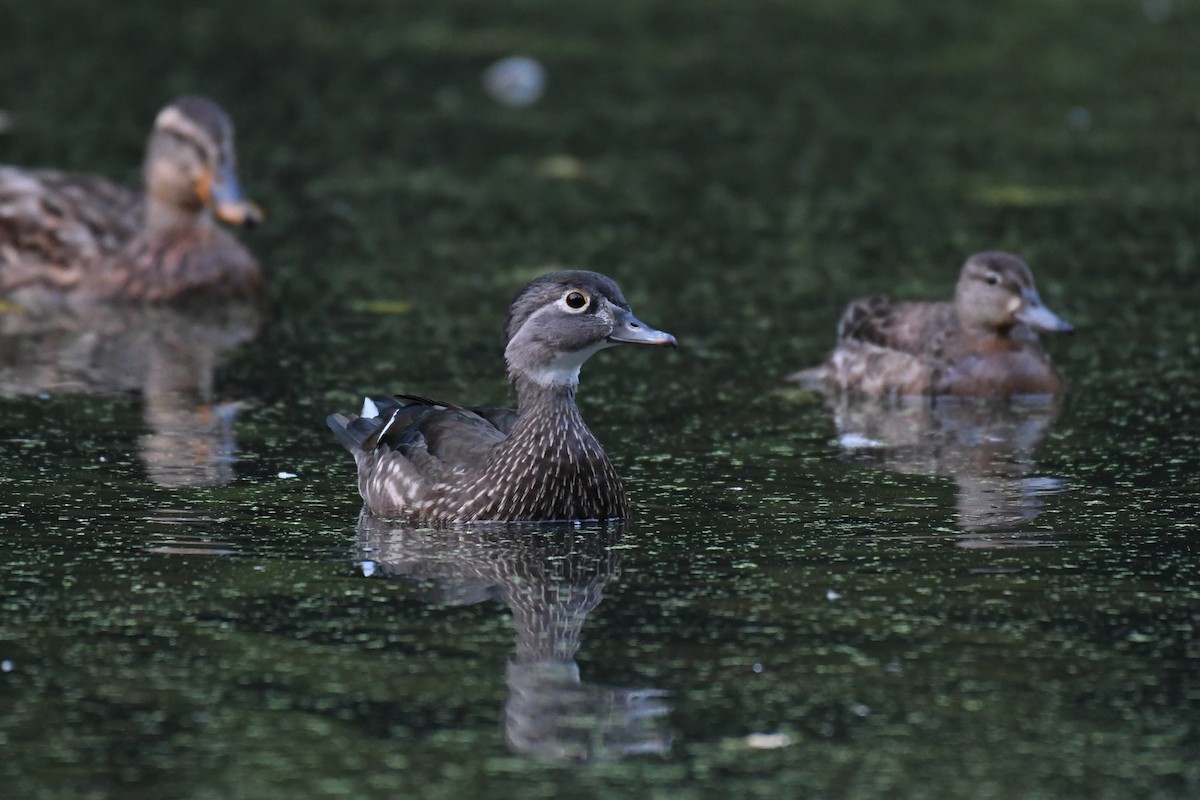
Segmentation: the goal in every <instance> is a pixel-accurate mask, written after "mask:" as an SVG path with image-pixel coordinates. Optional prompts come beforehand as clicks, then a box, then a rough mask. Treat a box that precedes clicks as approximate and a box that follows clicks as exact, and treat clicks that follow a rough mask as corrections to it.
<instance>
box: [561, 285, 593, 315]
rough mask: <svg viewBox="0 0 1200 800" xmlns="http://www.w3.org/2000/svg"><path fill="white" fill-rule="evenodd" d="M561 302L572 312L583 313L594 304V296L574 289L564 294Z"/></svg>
mask: <svg viewBox="0 0 1200 800" xmlns="http://www.w3.org/2000/svg"><path fill="white" fill-rule="evenodd" d="M559 303H560V305H562V307H563V308H565V309H566V310H567V311H568V312H569V313H571V314H582V313H583V312H584V311H587V309H588V306H590V305H591V304H592V298H590V297H588V296H587V293H586V292H581V291H579V290H578V289H572V290H571V291H569V292H567V293H566V294H564V295H563V296H562V300H560V301H559Z"/></svg>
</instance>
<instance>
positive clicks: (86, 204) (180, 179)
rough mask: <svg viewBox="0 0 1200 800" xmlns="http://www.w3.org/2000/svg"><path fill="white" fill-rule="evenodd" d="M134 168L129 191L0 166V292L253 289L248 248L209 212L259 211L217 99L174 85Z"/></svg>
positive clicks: (160, 293)
mask: <svg viewBox="0 0 1200 800" xmlns="http://www.w3.org/2000/svg"><path fill="white" fill-rule="evenodd" d="M142 177H143V181H144V185H145V187H144V188H145V193H144V195H139V194H138V193H137V192H135V191H133V190H131V189H128V188H126V187H124V186H119V185H117V184H114V183H111V182H109V181H107V180H105V179H103V178H99V177H95V176H92V175H77V174H70V173H64V172H56V171H52V170H24V169H17V168H15V167H0V293H3V294H8V295H11V296H13V297H14V298H15V299H17V300H18V301H20V300H21V299H22V298H40V297H43V296H47V295H48V296H52V297H58V296H86V297H99V298H106V297H108V298H122V299H126V300H135V301H149V302H157V301H172V300H177V299H182V298H184V297H190V296H194V295H197V294H201V295H203V294H215V295H220V296H225V297H230V296H236V297H252V296H254V295H257V294H258V293H259V292H260V291H261V288H262V276H261V274H260V273H259V269H258V263H257V262H256V261H255V259H254V257H253V256H251V255H250V253H249V252H248V251H247V250H246V249H245V248H244V247H243V246H242V245H241V244H240V243H239V242H238V241H237V240H236V239H234V238H233V237H232V236H230V235H229V234H228V233H226V232H225V231H223V230H221V229H220V228H218V227H217V226H216V225H214V224H213V221H212V217H214V216H215V217H216V218H217V219H219V220H221V221H223V222H226V223H229V224H232V225H243V226H249V225H253V224H255V223H257V222H260V221H261V220H262V212H261V211H260V210H259V209H258V207H257V206H256V205H254V204H253V203H251V202H249V201H248V200H247V199H246V198H245V197H244V196H243V195H242V192H241V189H240V188H239V187H238V181H237V171H236V159H235V156H234V149H233V123H232V122H231V121H230V120H229V116H228V115H227V114H226V113H225V112H224V111H223V110H222V109H221V107H220V106H218V105H217V104H216V103H214V102H213V101H212V100H208V99H206V98H203V97H196V96H184V97H180V98H178V99H177V100H175V101H174V102H172V103H171V104H170V105H168V106H167V107H166V108H164V109H162V111H160V112H159V113H158V116H157V117H156V118H155V120H154V128H153V131H152V132H151V134H150V139H149V142H148V143H147V146H146V157H145V160H144V162H143V164H142Z"/></svg>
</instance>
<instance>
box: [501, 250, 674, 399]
mask: <svg viewBox="0 0 1200 800" xmlns="http://www.w3.org/2000/svg"><path fill="white" fill-rule="evenodd" d="M504 338H505V349H504V358H505V361H507V362H508V372H509V377H510V378H512V379H514V380H515V379H516V378H518V377H522V378H526V379H528V380H530V381H532V382H534V383H536V384H539V385H541V386H547V387H549V386H567V387H574V386H576V385H577V384H578V382H579V368H580V366H582V365H583V362H584V361H586V360H587V359H588V358H589V357H590V356H591V355H592V354H593V353H596V352H598V351H600V350H603V349H604V348H606V347H612V346H613V345H617V344H650V345H666V346H668V347H675V346H676V343H675V337H674V336H672V335H671V334H669V333H664V332H662V331H659V330H655V329H654V328H651V327H650V326H648V325H646V324H644V323H643V322H641V321H640V320H638V318H637V317H635V316H634V315H633V312H632V311H630V310H629V303H628V302H627V301H626V300H625V295H623V294H622V293H621V289H620V287H619V286H617V284H616V283H615V282H613V280H612V278H609V277H607V276H605V275H601V274H600V273H598V272H587V271H584V270H572V271H568V272H552V273H550V274H548V275H543V276H542V277H540V278H538V279H536V280H535V281H533V282H532V283H530V284H529V285H528V286H526V287H525V288H524V289H522V290H521V291H520V292H519V293H518V294H517V296H516V297H515V298H514V299H513V301H512V303H511V304H510V305H509V307H508V321H507V322H506V323H505V325H504Z"/></svg>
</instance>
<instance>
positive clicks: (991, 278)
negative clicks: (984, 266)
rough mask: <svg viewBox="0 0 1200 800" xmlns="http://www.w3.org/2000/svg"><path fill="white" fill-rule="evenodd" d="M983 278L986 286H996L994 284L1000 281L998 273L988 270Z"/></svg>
mask: <svg viewBox="0 0 1200 800" xmlns="http://www.w3.org/2000/svg"><path fill="white" fill-rule="evenodd" d="M984 280H985V281H987V285H988V286H996V285H998V284H999V283H1000V276H999V275H997V274H996V273H994V272H989V273H988V274H987V275H986V276H985V277H984Z"/></svg>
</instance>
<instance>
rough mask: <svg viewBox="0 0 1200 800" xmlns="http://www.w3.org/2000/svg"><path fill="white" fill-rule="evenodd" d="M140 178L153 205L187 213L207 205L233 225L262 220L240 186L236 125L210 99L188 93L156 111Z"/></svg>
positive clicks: (256, 207)
mask: <svg viewBox="0 0 1200 800" xmlns="http://www.w3.org/2000/svg"><path fill="white" fill-rule="evenodd" d="M142 176H143V179H144V180H145V183H146V194H147V195H148V197H149V198H150V201H151V202H152V203H157V204H159V205H160V206H165V207H168V208H173V209H176V210H177V211H179V212H182V213H187V214H197V213H199V212H200V211H201V210H202V209H203V208H205V207H208V208H210V209H212V212H213V214H215V215H216V216H217V218H218V219H220V220H222V221H223V222H228V223H229V224H231V225H253V224H255V223H258V222H261V221H262V211H261V210H259V208H258V206H256V205H254V203H251V202H250V201H249V200H247V199H246V198H245V196H243V195H242V190H241V188H240V187H239V186H238V179H237V158H236V155H235V154H234V150H233V123H232V122H231V121H230V119H229V115H228V114H226V113H225V112H224V110H222V108H221V107H220V106H219V105H217V104H216V103H214V102H213V101H212V100H209V99H208V98H205V97H198V96H196V95H185V96H183V97H180V98H177V99H176V100H175V101H174V102H172V103H171V104H170V105H169V106H167V107H166V108H164V109H163V110H162V111H160V112H158V116H157V117H156V118H155V120H154V130H153V131H152V132H151V134H150V141H149V143H148V144H147V145H146V159H145V161H144V162H143V164H142Z"/></svg>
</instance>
